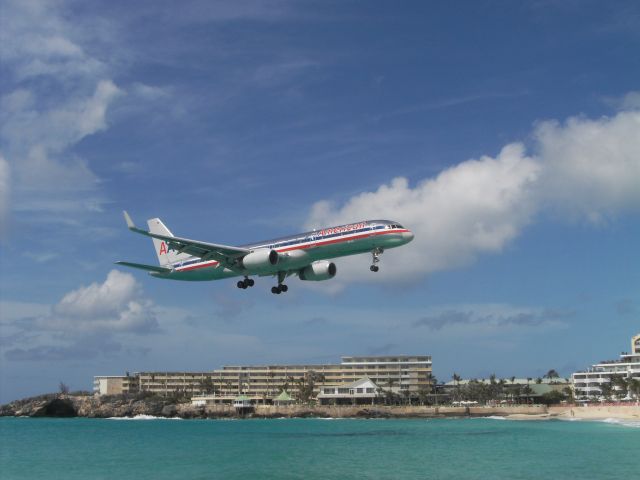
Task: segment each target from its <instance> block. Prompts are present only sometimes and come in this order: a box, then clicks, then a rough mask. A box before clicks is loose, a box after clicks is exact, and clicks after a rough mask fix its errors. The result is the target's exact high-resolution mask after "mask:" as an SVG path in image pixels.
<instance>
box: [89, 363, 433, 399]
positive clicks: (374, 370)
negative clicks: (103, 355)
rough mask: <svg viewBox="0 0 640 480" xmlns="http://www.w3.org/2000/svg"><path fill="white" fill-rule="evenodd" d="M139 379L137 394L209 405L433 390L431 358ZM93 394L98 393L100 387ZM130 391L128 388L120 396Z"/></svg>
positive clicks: (257, 367)
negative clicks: (353, 390)
mask: <svg viewBox="0 0 640 480" xmlns="http://www.w3.org/2000/svg"><path fill="white" fill-rule="evenodd" d="M134 377H135V379H136V380H137V383H136V382H129V388H130V387H131V386H132V385H133V384H134V383H135V391H136V392H148V393H152V394H157V395H162V396H170V395H183V396H189V397H194V398H195V399H198V397H199V399H200V400H203V397H206V398H207V403H233V400H234V398H236V397H237V396H238V395H241V394H242V395H245V396H246V397H248V398H250V399H251V400H252V402H253V403H272V402H273V400H274V399H275V398H276V397H277V396H278V395H279V394H280V393H281V392H282V391H283V390H284V391H287V392H288V393H289V394H290V395H291V396H292V397H293V398H295V399H297V400H308V399H310V398H315V397H316V395H318V394H319V393H320V391H321V388H322V387H323V386H329V385H346V384H351V383H353V382H356V381H358V380H360V379H362V378H364V377H367V378H369V379H371V381H372V382H374V383H375V384H376V385H377V386H380V387H381V388H383V389H385V390H388V391H391V392H393V393H396V394H402V395H403V396H405V397H417V396H418V394H419V392H423V391H425V390H429V389H430V386H431V381H432V361H431V356H429V355H386V356H349V357H342V361H341V362H340V363H339V364H312V365H249V366H224V367H222V369H219V370H214V371H212V372H140V373H135V374H134ZM96 378H99V377H96ZM100 378H102V377H100ZM94 391H96V393H99V391H98V390H97V389H96V388H95V383H94ZM130 391H133V390H128V389H127V388H125V385H124V384H123V388H122V391H121V392H120V393H129V392H130ZM303 397H306V398H303Z"/></svg>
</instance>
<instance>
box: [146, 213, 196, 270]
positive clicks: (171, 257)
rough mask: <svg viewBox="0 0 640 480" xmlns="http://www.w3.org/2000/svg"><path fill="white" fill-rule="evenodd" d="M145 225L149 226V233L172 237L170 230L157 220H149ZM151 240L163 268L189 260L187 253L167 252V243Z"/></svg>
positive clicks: (155, 239) (189, 256)
mask: <svg viewBox="0 0 640 480" xmlns="http://www.w3.org/2000/svg"><path fill="white" fill-rule="evenodd" d="M147 225H149V231H150V232H151V233H158V234H160V235H166V236H168V237H173V233H171V230H169V229H168V228H167V227H166V226H165V224H164V223H162V220H160V219H159V218H150V219H149V220H147ZM152 240H153V247H154V249H155V251H156V255H158V261H159V262H160V265H161V266H163V267H165V266H167V265H172V264H174V263H176V262H180V261H183V260H187V259H188V258H191V255H189V254H187V253H177V252H176V251H175V250H169V246H168V245H167V242H165V241H163V240H159V239H157V238H152Z"/></svg>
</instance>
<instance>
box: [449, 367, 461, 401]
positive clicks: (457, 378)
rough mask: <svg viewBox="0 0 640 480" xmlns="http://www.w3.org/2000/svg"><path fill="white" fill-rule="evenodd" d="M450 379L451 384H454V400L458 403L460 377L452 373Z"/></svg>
mask: <svg viewBox="0 0 640 480" xmlns="http://www.w3.org/2000/svg"><path fill="white" fill-rule="evenodd" d="M451 378H453V383H454V384H455V392H456V393H455V397H456V400H457V401H460V380H462V378H461V377H460V375H458V374H457V373H455V372H453V375H452V377H451Z"/></svg>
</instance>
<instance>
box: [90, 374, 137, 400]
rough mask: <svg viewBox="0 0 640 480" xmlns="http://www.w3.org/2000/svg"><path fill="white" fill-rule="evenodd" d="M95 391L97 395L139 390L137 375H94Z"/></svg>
mask: <svg viewBox="0 0 640 480" xmlns="http://www.w3.org/2000/svg"><path fill="white" fill-rule="evenodd" d="M93 391H94V393H95V394H97V395H119V394H122V393H124V392H131V393H133V392H137V391H138V379H137V377H135V376H133V377H132V376H130V375H124V376H118V375H102V376H96V377H93Z"/></svg>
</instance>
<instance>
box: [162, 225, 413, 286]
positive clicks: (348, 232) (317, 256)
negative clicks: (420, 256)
mask: <svg viewBox="0 0 640 480" xmlns="http://www.w3.org/2000/svg"><path fill="white" fill-rule="evenodd" d="M412 239H413V234H412V233H411V231H409V230H408V229H406V228H404V227H402V226H401V225H400V224H398V223H396V222H391V221H389V220H368V221H364V222H359V223H354V224H350V225H344V226H340V227H333V228H326V229H322V230H314V231H311V232H306V233H301V234H299V235H293V236H289V237H283V238H279V239H274V240H268V241H263V242H258V243H255V244H249V245H243V246H242V247H244V248H247V249H250V250H251V251H257V250H262V249H268V250H275V251H276V252H278V256H279V262H278V264H277V265H268V266H267V267H265V268H263V269H261V270H260V271H259V272H255V271H248V270H247V271H241V270H238V269H237V268H234V269H230V268H227V267H225V266H224V265H221V264H220V263H219V262H218V261H215V260H209V261H204V260H202V259H201V258H199V257H195V256H194V257H190V258H187V259H183V260H181V261H179V262H176V263H174V264H172V265H171V268H172V270H171V272H166V273H165V272H162V273H156V272H153V273H151V275H153V276H154V277H158V278H166V279H173V280H192V281H203V280H217V279H221V278H228V277H234V276H246V275H259V276H265V275H276V274H278V273H279V272H292V271H296V270H299V269H302V268H304V267H306V266H308V265H309V264H311V263H312V262H315V261H317V260H327V259H331V258H337V257H343V256H346V255H355V254H359V253H367V252H372V251H374V250H376V249H378V250H379V251H382V250H385V249H388V248H394V247H399V246H401V245H404V244H406V243H408V242H410V241H411V240H412Z"/></svg>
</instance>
